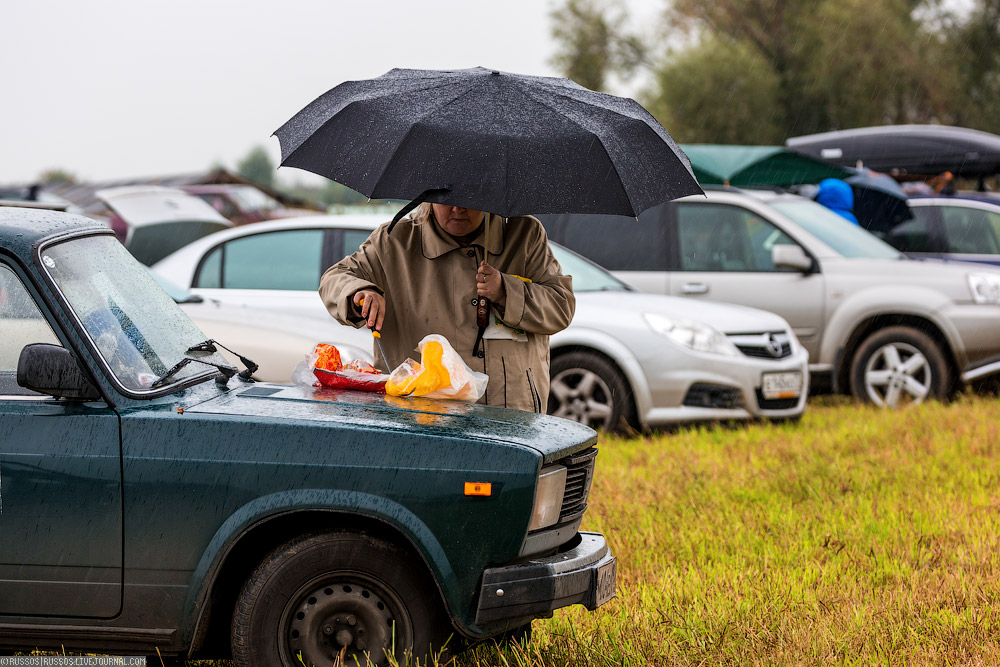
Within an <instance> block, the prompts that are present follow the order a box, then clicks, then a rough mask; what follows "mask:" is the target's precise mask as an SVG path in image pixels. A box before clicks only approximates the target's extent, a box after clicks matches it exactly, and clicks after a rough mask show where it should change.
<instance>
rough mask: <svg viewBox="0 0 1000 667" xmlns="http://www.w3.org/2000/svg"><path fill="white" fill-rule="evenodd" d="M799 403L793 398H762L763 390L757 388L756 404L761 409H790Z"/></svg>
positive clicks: (796, 398)
mask: <svg viewBox="0 0 1000 667" xmlns="http://www.w3.org/2000/svg"><path fill="white" fill-rule="evenodd" d="M798 404H799V399H798V397H795V398H764V392H763V391H761V390H760V389H758V390H757V405H758V406H759V407H760V409H761V410H791V409H792V408H794V407H795V406H796V405H798Z"/></svg>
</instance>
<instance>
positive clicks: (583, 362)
mask: <svg viewBox="0 0 1000 667" xmlns="http://www.w3.org/2000/svg"><path fill="white" fill-rule="evenodd" d="M549 375H550V376H551V379H552V381H551V383H550V384H549V404H548V413H549V414H550V415H554V416H556V417H563V418H565V419H571V420H573V421H575V422H580V423H581V424H586V425H587V426H591V427H593V428H603V429H605V430H607V431H614V430H627V429H629V428H631V427H634V426H635V424H633V423H632V421H633V418H632V415H633V414H634V413H635V406H634V404H633V402H632V396H631V395H630V393H629V391H628V389H627V385H626V383H625V379H624V378H623V377H622V375H621V373H619V372H618V369H617V368H615V367H614V366H613V365H612V364H611V363H610V362H608V361H607V360H605V359H604V358H602V357H599V356H597V355H596V354H593V353H590V352H571V353H569V354H564V355H561V356H559V357H556V358H555V359H553V360H552V366H551V368H550V369H549Z"/></svg>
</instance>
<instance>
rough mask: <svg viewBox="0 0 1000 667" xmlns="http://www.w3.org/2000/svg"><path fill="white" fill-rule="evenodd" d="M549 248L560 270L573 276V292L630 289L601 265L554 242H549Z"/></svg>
mask: <svg viewBox="0 0 1000 667" xmlns="http://www.w3.org/2000/svg"><path fill="white" fill-rule="evenodd" d="M550 248H551V249H552V255H553V256H554V257H555V258H556V261H557V262H559V266H560V267H561V268H562V272H563V273H564V274H565V275H567V276H572V277H573V291H574V292H625V291H628V290H629V289H630V288H629V287H628V286H627V285H626V284H625V283H623V282H622V281H620V280H618V279H617V278H615V277H614V276H612V275H611V274H610V273H608V272H607V271H605V270H604V269H602V268H601V267H599V266H597V265H595V264H592V263H591V262H589V261H587V260H586V259H584V258H583V257H580V256H579V255H577V254H575V253H573V252H571V251H569V250H567V249H566V248H562V247H560V246H558V245H555V244H550Z"/></svg>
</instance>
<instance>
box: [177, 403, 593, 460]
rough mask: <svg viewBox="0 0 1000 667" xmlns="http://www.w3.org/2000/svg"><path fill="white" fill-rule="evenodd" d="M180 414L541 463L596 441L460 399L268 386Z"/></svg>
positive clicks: (577, 427) (556, 422) (580, 428)
mask: <svg viewBox="0 0 1000 667" xmlns="http://www.w3.org/2000/svg"><path fill="white" fill-rule="evenodd" d="M199 393H200V392H199ZM203 395H204V394H203ZM184 411H185V412H186V413H189V414H217V415H227V416H245V417H253V418H254V419H255V420H259V419H262V418H263V419H267V418H275V419H286V420H293V421H297V422H303V421H305V422H315V423H318V424H322V423H328V424H331V425H336V426H343V425H345V424H350V425H353V426H357V427H361V428H371V429H373V430H378V431H382V432H387V433H391V432H396V433H400V434H407V433H409V434H413V435H421V434H423V435H438V436H446V437H460V438H475V439H478V440H488V441H492V442H499V443H507V444H512V445H520V446H523V447H528V448H531V449H534V450H535V451H537V452H539V453H540V454H541V455H542V456H543V458H544V460H545V462H549V461H550V460H554V459H556V458H561V457H563V456H566V455H568V454H570V453H572V452H575V451H579V450H581V449H586V448H587V447H590V446H592V445H594V444H596V441H597V433H596V432H595V431H594V430H593V429H591V428H589V427H587V426H584V425H582V424H578V423H576V422H571V421H568V420H566V419H560V418H558V417H550V416H548V415H540V414H535V413H533V412H523V411H520V410H508V409H505V408H494V407H489V406H484V405H474V404H471V403H464V402H461V401H446V400H436V399H429V398H399V397H395V396H385V395H382V394H375V393H368V392H361V391H344V390H336V389H322V388H313V387H302V386H297V385H292V386H289V385H279V384H270V383H256V384H252V385H245V386H243V387H238V388H236V389H234V390H232V391H229V392H227V393H225V394H222V395H218V396H215V397H213V398H209V399H208V400H204V401H201V402H198V403H196V404H194V405H191V406H189V407H185V408H184Z"/></svg>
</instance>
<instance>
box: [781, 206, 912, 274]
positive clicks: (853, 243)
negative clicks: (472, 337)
mask: <svg viewBox="0 0 1000 667" xmlns="http://www.w3.org/2000/svg"><path fill="white" fill-rule="evenodd" d="M771 206H773V207H774V208H775V209H776V210H778V211H779V212H781V213H783V214H785V215H786V216H787V217H789V218H791V219H792V220H793V221H794V222H795V223H797V224H798V225H799V226H800V227H802V228H803V229H804V230H806V231H807V232H809V233H810V234H812V235H813V236H815V237H816V238H818V239H819V240H820V241H822V242H823V243H825V244H826V245H828V246H829V247H830V248H832V249H833V250H834V251H835V252H837V253H839V254H841V255H842V256H844V257H849V258H852V259H860V258H865V259H899V258H900V257H901V255H900V254H899V251H898V250H896V249H895V248H893V247H892V246H891V245H889V244H888V243H886V242H885V241H883V240H882V239H880V238H878V237H877V236H875V235H874V234H872V233H870V232H868V231H867V230H864V229H861V227H859V226H857V225H856V224H854V223H853V222H848V221H847V220H845V219H844V218H842V217H840V216H839V215H837V214H836V213H834V212H833V211H831V210H830V209H828V208H826V207H825V206H823V205H822V204H817V203H816V202H814V201H812V200H811V199H805V198H802V197H794V198H791V199H786V200H782V201H776V202H773V203H772V204H771Z"/></svg>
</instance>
